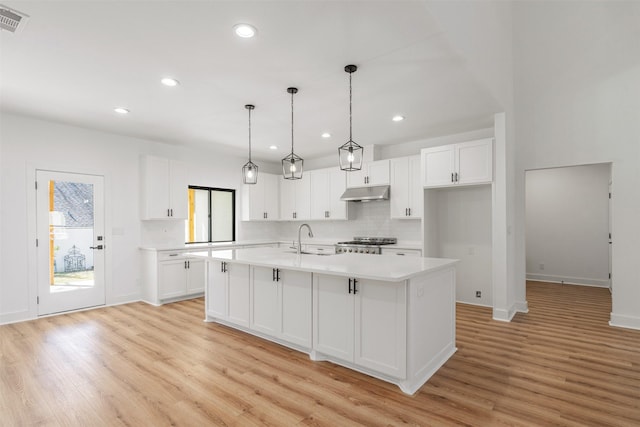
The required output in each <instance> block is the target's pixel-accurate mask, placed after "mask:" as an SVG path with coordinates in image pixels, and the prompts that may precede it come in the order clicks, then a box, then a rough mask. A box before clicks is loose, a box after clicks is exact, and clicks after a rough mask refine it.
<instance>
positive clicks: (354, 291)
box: [353, 279, 358, 295]
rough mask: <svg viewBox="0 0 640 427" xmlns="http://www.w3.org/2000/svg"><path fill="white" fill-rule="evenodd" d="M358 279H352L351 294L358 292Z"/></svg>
mask: <svg viewBox="0 0 640 427" xmlns="http://www.w3.org/2000/svg"><path fill="white" fill-rule="evenodd" d="M357 285H358V281H357V280H356V279H353V294H354V295H355V294H357V293H358V286H357Z"/></svg>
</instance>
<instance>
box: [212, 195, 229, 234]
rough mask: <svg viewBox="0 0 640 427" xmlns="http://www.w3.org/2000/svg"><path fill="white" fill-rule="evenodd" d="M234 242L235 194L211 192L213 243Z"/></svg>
mask: <svg viewBox="0 0 640 427" xmlns="http://www.w3.org/2000/svg"><path fill="white" fill-rule="evenodd" d="M231 240H233V193H232V192H230V191H217V190H212V191H211V241H212V242H227V241H231Z"/></svg>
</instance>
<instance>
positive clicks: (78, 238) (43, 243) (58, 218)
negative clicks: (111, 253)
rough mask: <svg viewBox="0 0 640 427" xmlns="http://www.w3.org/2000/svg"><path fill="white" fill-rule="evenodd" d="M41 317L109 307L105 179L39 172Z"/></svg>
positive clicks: (39, 286) (37, 207)
mask: <svg viewBox="0 0 640 427" xmlns="http://www.w3.org/2000/svg"><path fill="white" fill-rule="evenodd" d="M36 181H37V187H36V221H37V223H36V232H37V239H38V241H37V243H38V247H37V265H38V267H37V268H38V273H37V277H38V315H39V316H42V315H46V314H51V313H59V312H63V311H69V310H78V309H81V308H87V307H94V306H99V305H104V304H105V284H104V253H105V250H104V249H105V241H104V178H103V177H102V176H97V175H83V174H75V173H66V172H54V171H45V170H38V171H36Z"/></svg>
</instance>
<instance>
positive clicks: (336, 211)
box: [309, 167, 349, 220]
mask: <svg viewBox="0 0 640 427" xmlns="http://www.w3.org/2000/svg"><path fill="white" fill-rule="evenodd" d="M309 179H310V184H311V191H310V194H311V215H310V217H311V219H314V220H330V219H348V205H349V204H348V203H347V202H343V201H341V200H340V197H341V196H342V194H343V193H344V191H345V190H346V188H347V177H346V176H345V172H344V171H342V170H340V169H339V168H337V167H334V168H326V169H316V170H312V171H310V172H309Z"/></svg>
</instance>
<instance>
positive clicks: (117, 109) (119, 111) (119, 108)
mask: <svg viewBox="0 0 640 427" xmlns="http://www.w3.org/2000/svg"><path fill="white" fill-rule="evenodd" d="M113 111H115V112H116V113H118V114H129V110H127V109H126V108H122V107H116V108H114V109H113Z"/></svg>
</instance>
